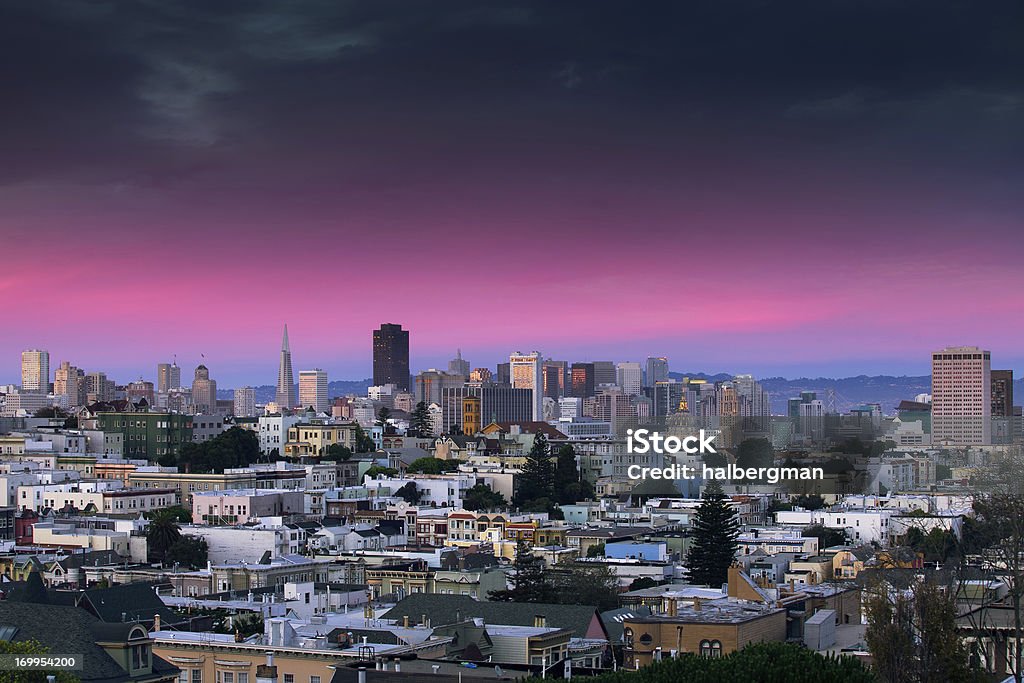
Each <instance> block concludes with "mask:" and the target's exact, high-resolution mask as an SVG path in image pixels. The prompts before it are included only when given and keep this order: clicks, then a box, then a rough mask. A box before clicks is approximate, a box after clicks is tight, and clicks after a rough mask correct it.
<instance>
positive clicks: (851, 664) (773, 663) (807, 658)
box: [587, 643, 876, 683]
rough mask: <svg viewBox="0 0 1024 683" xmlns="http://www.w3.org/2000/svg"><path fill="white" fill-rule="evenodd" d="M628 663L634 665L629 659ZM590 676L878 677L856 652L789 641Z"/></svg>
mask: <svg viewBox="0 0 1024 683" xmlns="http://www.w3.org/2000/svg"><path fill="white" fill-rule="evenodd" d="M626 665H627V667H630V662H626ZM630 668H631V667H630ZM587 680H588V683H734V682H735V681H761V682H762V683H780V682H782V681H785V682H786V683H821V681H842V682H843V683H875V680H876V679H875V676H874V674H872V673H871V671H869V670H868V669H867V668H866V667H865V666H864V665H863V664H862V663H861V662H860V661H858V660H856V659H854V658H853V657H845V656H842V655H835V654H829V655H821V654H818V653H817V652H814V651H813V650H810V649H808V648H805V647H803V646H801V645H794V644H791V643H754V644H751V645H747V646H746V647H744V648H743V649H742V650H736V651H734V652H730V653H729V654H727V655H725V656H722V657H700V656H698V655H696V654H683V655H681V656H679V657H664V658H663V659H662V660H661V661H658V662H655V663H653V664H651V665H650V666H646V667H644V668H642V669H640V670H639V671H632V670H622V671H617V672H615V673H606V674H602V675H600V676H595V677H593V678H589V679H587Z"/></svg>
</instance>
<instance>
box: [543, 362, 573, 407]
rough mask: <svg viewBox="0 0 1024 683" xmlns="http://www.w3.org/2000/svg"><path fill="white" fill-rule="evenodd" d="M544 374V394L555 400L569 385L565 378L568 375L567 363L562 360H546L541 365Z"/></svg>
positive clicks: (565, 391)
mask: <svg viewBox="0 0 1024 683" xmlns="http://www.w3.org/2000/svg"><path fill="white" fill-rule="evenodd" d="M541 372H542V373H543V374H544V395H545V396H547V397H548V398H553V399H555V400H556V401H557V400H558V399H560V398H562V397H563V396H565V395H566V393H567V387H568V386H569V384H568V382H567V381H566V378H567V377H568V375H569V363H568V361H564V360H546V361H544V364H543V365H542V366H541Z"/></svg>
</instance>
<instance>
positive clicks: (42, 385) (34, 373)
mask: <svg viewBox="0 0 1024 683" xmlns="http://www.w3.org/2000/svg"><path fill="white" fill-rule="evenodd" d="M21 391H22V393H26V394H48V393H50V353H49V352H48V351H44V350H42V349H27V350H25V351H22V352H21Z"/></svg>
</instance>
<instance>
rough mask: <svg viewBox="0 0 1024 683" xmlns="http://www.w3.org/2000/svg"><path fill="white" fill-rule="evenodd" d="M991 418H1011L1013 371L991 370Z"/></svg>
mask: <svg viewBox="0 0 1024 683" xmlns="http://www.w3.org/2000/svg"><path fill="white" fill-rule="evenodd" d="M990 375H991V377H992V417H1013V370H993V371H992V372H991V373H990Z"/></svg>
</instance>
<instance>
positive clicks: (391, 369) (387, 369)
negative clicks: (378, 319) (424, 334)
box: [373, 323, 409, 391]
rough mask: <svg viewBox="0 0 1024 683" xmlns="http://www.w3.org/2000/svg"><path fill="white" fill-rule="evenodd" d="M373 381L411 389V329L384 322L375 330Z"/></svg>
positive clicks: (404, 389) (376, 384)
mask: <svg viewBox="0 0 1024 683" xmlns="http://www.w3.org/2000/svg"><path fill="white" fill-rule="evenodd" d="M373 383H374V385H375V386H381V385H383V384H394V385H395V386H397V387H398V388H399V389H402V390H403V391H408V390H409V331H408V330H403V329H402V326H401V325H395V324H393V323H383V324H382V325H381V326H380V329H379V330H374V331H373Z"/></svg>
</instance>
